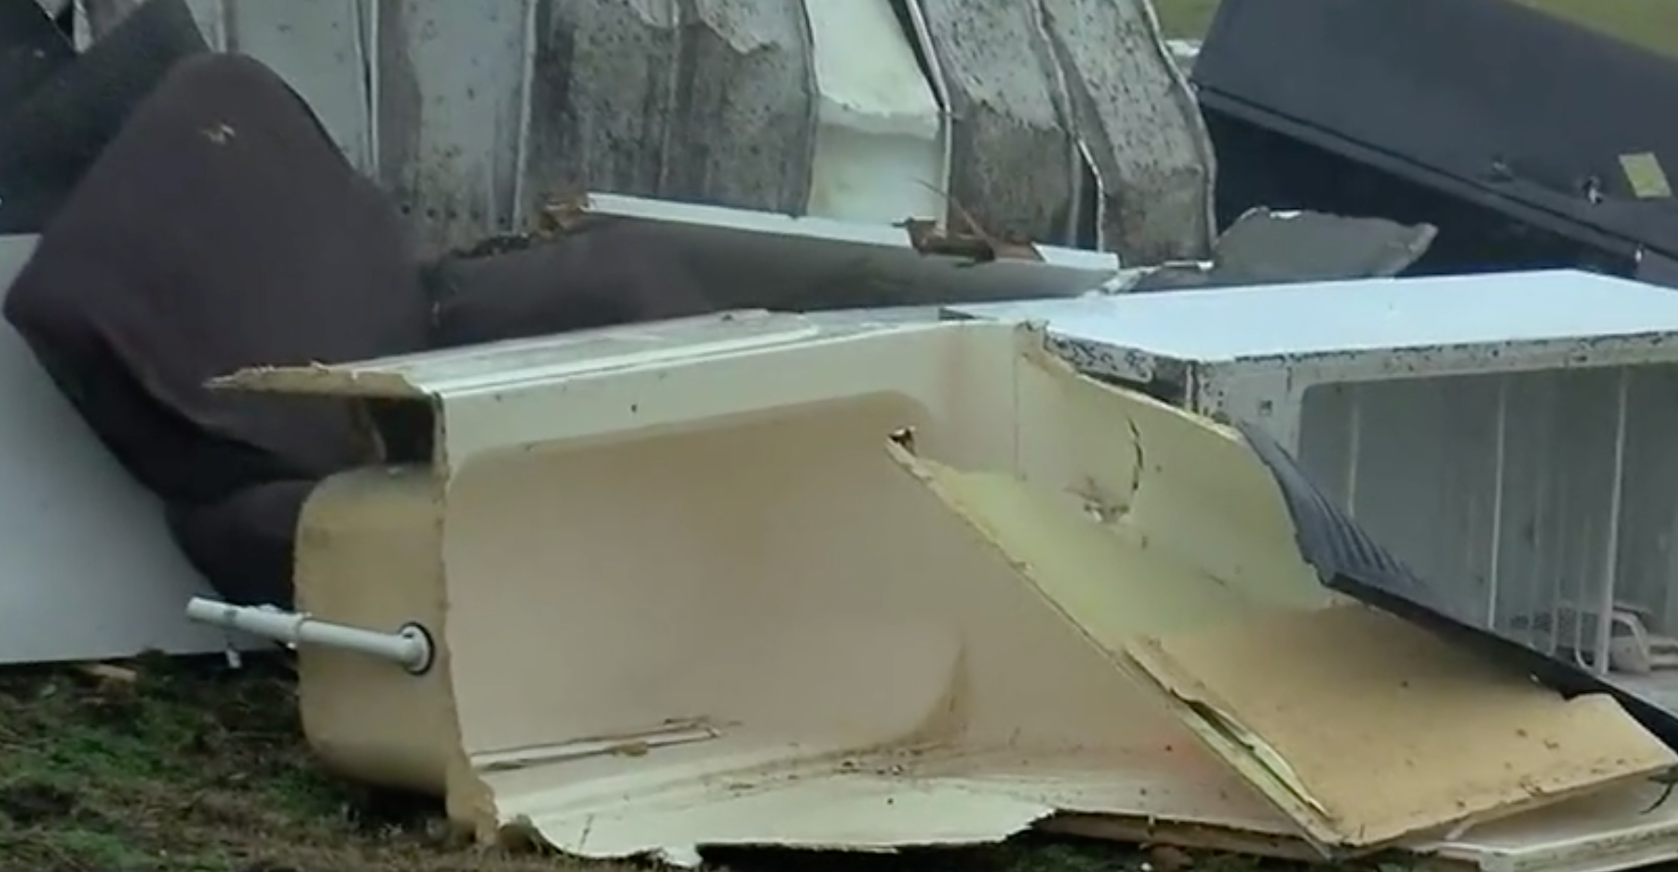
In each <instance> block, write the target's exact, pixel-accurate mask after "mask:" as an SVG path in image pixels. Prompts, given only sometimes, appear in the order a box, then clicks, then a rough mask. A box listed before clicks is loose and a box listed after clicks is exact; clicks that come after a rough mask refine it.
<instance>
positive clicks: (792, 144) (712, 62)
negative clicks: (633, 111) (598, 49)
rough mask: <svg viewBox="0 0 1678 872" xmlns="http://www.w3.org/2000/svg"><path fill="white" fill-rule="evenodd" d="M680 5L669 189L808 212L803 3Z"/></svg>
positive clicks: (740, 0) (749, 0) (808, 81)
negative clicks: (681, 17) (680, 44)
mask: <svg viewBox="0 0 1678 872" xmlns="http://www.w3.org/2000/svg"><path fill="white" fill-rule="evenodd" d="M683 9H684V11H685V12H686V13H688V14H685V15H684V16H683V20H682V37H683V39H682V49H681V52H680V53H679V54H678V55H677V59H678V64H677V68H676V70H675V118H674V124H673V126H672V129H671V130H670V131H669V132H668V135H669V136H670V137H671V139H670V141H671V142H672V143H673V144H675V146H674V147H673V148H672V149H671V150H670V151H669V152H667V153H666V156H665V165H664V173H663V177H662V181H661V186H660V187H661V194H662V196H664V197H667V198H671V199H677V200H687V201H698V202H704V203H710V204H714V205H719V206H731V207H735V208H746V209H759V210H762V211H767V212H780V213H790V214H795V215H799V214H803V213H804V212H805V210H806V206H807V202H808V199H809V195H810V162H811V159H812V156H813V152H814V148H815V126H816V106H815V70H814V67H813V65H812V62H811V44H810V29H809V23H808V21H807V20H806V18H805V14H804V9H803V7H802V5H801V4H797V3H788V2H785V0H691V2H688V3H684V4H683ZM579 74H588V75H592V74H593V73H592V71H590V72H587V73H584V72H583V71H579Z"/></svg>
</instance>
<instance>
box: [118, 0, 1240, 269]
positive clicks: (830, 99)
mask: <svg viewBox="0 0 1678 872" xmlns="http://www.w3.org/2000/svg"><path fill="white" fill-rule="evenodd" d="M89 2H93V0H89ZM102 2H109V3H117V2H126V0H102ZM187 2H188V3H189V5H191V7H192V8H193V10H194V14H195V15H196V16H197V17H198V20H199V22H200V24H201V25H202V26H203V28H204V31H205V34H206V36H207V37H208V38H209V40H210V41H211V43H212V44H214V45H217V46H218V47H222V48H225V49H229V50H236V51H243V52H247V53H249V54H252V55H254V56H256V57H258V58H260V59H262V60H264V61H265V62H267V63H269V64H270V65H271V66H273V67H274V68H275V69H276V70H277V71H279V72H280V73H281V75H283V76H285V77H286V79H287V80H288V81H290V82H291V83H292V85H293V86H294V87H296V88H297V89H298V91H299V92H300V93H301V94H302V95H303V96H304V98H305V99H307V100H308V101H309V102H310V103H311V104H312V105H313V106H314V107H315V108H316V110H317V112H318V113H319V114H320V116H321V118H322V121H323V123H325V125H326V126H327V128H328V129H329V130H330V131H331V133H332V135H333V136H334V138H336V139H337V140H338V142H339V144H340V145H342V146H343V147H344V149H345V152H346V154H348V155H349V156H350V157H351V159H352V160H354V161H355V162H356V163H357V164H358V165H359V166H360V167H362V168H363V169H364V170H368V171H370V172H371V173H372V174H374V175H376V176H377V177H378V178H380V179H381V180H382V181H383V182H384V183H385V184H386V185H387V186H388V187H389V188H390V189H391V190H392V191H393V192H394V193H395V194H396V195H397V197H398V198H400V200H401V201H402V203H403V205H404V207H405V208H406V209H407V210H408V212H409V214H410V215H411V216H412V217H413V220H414V222H415V227H416V228H417V230H418V236H419V238H420V241H421V243H422V244H423V245H424V247H425V248H427V249H428V250H433V251H435V250H439V249H445V248H450V247H456V246H461V245H466V244H470V243H473V242H476V241H478V240H479V239H482V238H483V237H484V236H487V235H491V234H496V233H504V232H508V231H512V230H515V229H520V228H522V227H523V226H525V224H526V221H527V218H528V217H529V216H531V215H534V214H535V213H536V212H537V210H538V208H539V207H540V206H541V205H542V204H544V203H546V202H548V201H549V200H551V199H553V198H557V197H565V196H568V195H572V194H575V193H578V192H581V191H587V190H593V191H611V192H615V193H625V194H631V195H636V196H656V197H661V198H666V199H673V200H682V201H690V202H705V203H712V204H717V205H724V206H731V207H735V208H747V209H758V210H764V211H770V212H781V213H787V214H806V213H810V214H818V215H822V216H824V217H834V218H842V219H847V220H865V221H874V222H880V223H886V222H894V221H899V220H901V219H903V218H906V217H937V218H944V217H946V215H945V214H943V213H946V212H948V213H951V214H952V215H954V216H957V217H955V220H956V222H957V224H958V225H961V224H964V223H965V217H964V216H962V213H963V212H968V213H972V215H973V216H974V217H976V218H977V220H978V222H979V223H980V224H981V225H982V226H983V229H984V230H986V231H988V232H990V233H992V234H996V235H1017V236H1020V237H1023V238H1029V239H1032V240H1036V241H1039V242H1045V243H1051V244H1065V243H1069V242H1075V241H1077V240H1084V241H1086V242H1088V243H1090V244H1096V243H1099V244H1101V245H1102V247H1105V248H1107V249H1108V250H1113V251H1118V252H1121V253H1128V254H1132V255H1135V256H1139V257H1142V258H1144V259H1149V260H1152V259H1157V258H1160V257H1173V258H1182V257H1191V258H1192V257H1199V256H1202V255H1203V254H1204V252H1205V250H1206V247H1207V245H1208V244H1209V239H1208V234H1209V227H1208V226H1206V221H1205V220H1204V218H1203V213H1204V212H1206V210H1207V209H1208V208H1209V205H1208V204H1209V195H1208V192H1207V190H1206V181H1207V178H1206V177H1207V175H1208V173H1209V156H1208V155H1207V154H1206V151H1205V149H1204V148H1203V147H1197V145H1198V146H1203V144H1204V135H1203V133H1202V132H1201V131H1200V130H1199V127H1198V124H1199V122H1198V117H1197V116H1196V115H1195V113H1194V112H1193V111H1192V104H1191V102H1190V101H1189V100H1188V98H1187V90H1186V85H1185V84H1184V83H1183V82H1182V80H1181V77H1180V76H1179V75H1177V73H1176V72H1175V70H1174V69H1173V68H1172V65H1171V64H1170V63H1169V62H1167V61H1166V60H1165V59H1164V56H1165V51H1164V48H1163V43H1161V42H1160V40H1159V35H1158V30H1157V25H1155V23H1154V22H1153V19H1152V15H1151V11H1150V10H1149V7H1148V5H1147V3H1146V2H1144V0H1037V2H1036V3H1019V2H1009V0H960V2H956V0H847V3H848V5H849V6H855V7H856V9H854V10H850V9H847V12H846V14H845V15H844V16H838V15H835V14H833V13H832V11H831V10H828V9H827V7H825V6H820V7H817V6H814V5H813V3H814V2H815V0H806V2H804V3H788V2H786V0H286V2H274V0H187ZM824 2H825V0H824ZM818 52H820V53H821V54H820V55H819V56H818ZM1115 58H1117V59H1115ZM917 78H918V79H919V80H918V81H917ZM1185 107H1187V108H1185ZM952 165H953V167H954V170H953V172H952V171H951V169H950V167H951V166H952ZM1091 166H1093V167H1094V168H1095V169H1096V170H1097V171H1099V175H1100V176H1101V177H1102V178H1103V180H1104V181H1105V182H1106V183H1107V185H1108V187H1109V191H1108V196H1106V197H1105V198H1102V197H1098V196H1097V194H1098V192H1097V190H1096V185H1097V182H1096V181H1095V179H1094V177H1093V176H1092V174H1091ZM1121 190H1122V192H1123V194H1124V195H1123V196H1119V195H1118V192H1120V191H1121ZM1139 193H1140V195H1138V194H1139ZM947 199H948V201H953V203H954V204H956V205H957V206H959V207H960V208H959V209H955V208H950V207H949V206H948V205H947ZM1137 204H1143V205H1141V206H1138V205H1137ZM1097 211H1103V212H1105V213H1106V214H1107V215H1108V216H1109V220H1107V221H1106V222H1105V223H1104V225H1103V226H1102V227H1101V228H1100V229H1099V232H1098V231H1097V228H1096V226H1095V225H1096V223H1097V222H1096V215H1095V213H1096V212H1097ZM960 229H963V230H966V229H967V228H966V227H965V226H963V227H961V228H960Z"/></svg>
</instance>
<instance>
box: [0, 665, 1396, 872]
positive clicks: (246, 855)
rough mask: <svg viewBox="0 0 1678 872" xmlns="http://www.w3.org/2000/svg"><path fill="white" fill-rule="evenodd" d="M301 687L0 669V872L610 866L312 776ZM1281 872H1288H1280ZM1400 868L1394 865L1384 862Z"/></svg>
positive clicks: (1113, 871) (1039, 852) (1083, 848)
mask: <svg viewBox="0 0 1678 872" xmlns="http://www.w3.org/2000/svg"><path fill="white" fill-rule="evenodd" d="M296 712H297V706H296V687H295V685H294V684H293V682H292V679H291V677H290V673H289V672H288V671H287V670H285V669H284V668H283V667H282V666H281V665H280V664H278V663H277V662H265V661H262V660H259V659H257V658H248V662H247V665H246V668H244V669H243V670H239V671H233V670H229V669H228V668H227V667H226V666H225V665H224V664H222V663H221V662H220V660H219V659H216V660H209V659H194V660H166V659H163V658H157V659H155V660H146V661H140V662H136V663H130V664H122V665H116V666H95V667H55V668H50V669H30V670H21V671H19V670H6V671H0V870H4V872H13V870H16V872H24V870H29V872H468V870H473V872H535V870H543V872H555V870H582V869H586V870H588V872H617V870H620V869H621V870H628V869H631V868H641V869H646V868H650V867H647V866H640V867H635V866H632V865H630V864H609V863H581V862H578V861H576V860H573V859H569V858H566V857H562V856H555V855H552V854H546V853H542V852H539V851H537V850H536V849H534V848H530V849H525V850H522V851H520V850H506V849H484V848H479V847H477V846H475V845H473V844H470V843H469V842H468V841H467V840H466V839H464V838H463V837H461V836H459V835H458V834H456V833H455V832H453V830H452V829H451V828H450V827H449V826H448V825H447V823H446V821H445V820H444V819H443V817H442V813H441V808H440V807H439V805H438V804H437V803H435V802H432V801H429V800H426V799H421V798H415V797H397V796H386V795H378V794H373V793H369V792H367V791H365V790H362V789H358V788H356V787H353V786H350V785H345V784H341V783H338V782H335V781H334V780H332V779H331V778H328V777H327V776H325V775H324V774H322V773H321V771H320V770H319V769H318V768H317V767H316V765H315V763H314V762H313V760H312V759H311V758H310V755H309V753H308V749H307V748H306V747H305V745H304V742H303V739H302V736H301V734H300V732H299V728H298V723H297V715H296ZM720 863H721V864H723V865H724V866H725V867H726V868H727V869H728V870H729V872H791V870H795V869H796V870H799V872H910V870H913V872H1120V870H1141V869H1144V868H1147V869H1150V870H1151V872H1183V870H1187V869H1189V868H1190V867H1191V866H1192V868H1193V869H1194V870H1196V872H1256V870H1259V869H1263V868H1266V866H1265V865H1264V864H1258V863H1254V862H1252V861H1250V860H1246V859H1242V858H1235V857H1220V856H1212V855H1205V856H1196V857H1190V856H1189V855H1188V854H1185V853H1183V852H1178V851H1174V850H1169V849H1160V850H1157V851H1149V850H1145V849H1142V848H1137V847H1134V846H1127V845H1118V844H1112V843H1106V842H1093V841H1089V842H1068V841H1051V840H1047V839H1026V840H1022V841H1019V842H1016V843H1012V844H1009V845H1005V846H1002V847H999V848H985V849H971V850H967V849H964V850H944V851H917V852H909V853H905V854H902V855H896V856H881V855H872V856H862V857H859V856H855V855H836V854H809V853H793V852H783V853H766V852H742V853H738V854H735V855H731V856H724V857H722V858H720ZM1274 868H1277V869H1279V870H1286V869H1287V867H1286V866H1278V867H1274ZM1391 868H1392V867H1390V866H1389V867H1384V869H1391Z"/></svg>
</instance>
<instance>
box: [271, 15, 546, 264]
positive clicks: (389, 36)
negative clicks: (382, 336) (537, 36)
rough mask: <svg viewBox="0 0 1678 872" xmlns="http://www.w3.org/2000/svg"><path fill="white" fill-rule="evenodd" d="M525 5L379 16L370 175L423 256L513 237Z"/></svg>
mask: <svg viewBox="0 0 1678 872" xmlns="http://www.w3.org/2000/svg"><path fill="white" fill-rule="evenodd" d="M254 2H258V3H260V2H265V0H254ZM533 3H534V0H380V2H379V3H378V5H377V7H376V9H377V14H376V15H375V16H374V17H375V19H376V25H375V27H376V35H375V45H376V46H377V60H376V63H377V79H376V85H375V94H376V95H377V98H378V109H377V124H378V133H377V137H378V142H379V152H380V155H379V172H380V175H381V177H382V179H383V181H384V183H385V185H386V187H387V188H388V189H390V190H391V191H392V192H393V193H394V194H395V195H396V198H397V201H398V202H399V203H400V204H401V205H402V207H403V208H404V209H406V210H407V212H408V214H409V215H410V216H411V220H412V221H413V222H414V226H415V228H416V231H417V234H418V238H419V240H420V242H421V244H422V245H423V246H424V247H425V248H426V249H427V250H428V251H437V250H439V249H446V248H452V247H457V246H463V245H470V244H472V243H475V242H477V241H479V240H480V239H481V238H482V237H483V236H484V235H486V234H493V233H498V232H507V231H508V230H511V229H512V226H513V221H514V215H515V206H514V203H515V199H516V196H517V194H518V191H517V181H516V180H517V177H518V170H519V167H520V165H521V163H522V162H523V154H522V152H523V148H522V142H523V140H524V131H525V130H526V129H527V127H528V123H529V119H528V117H527V115H526V113H525V111H524V110H525V107H526V101H525V90H526V89H525V82H526V81H527V77H528V68H529V63H530V60H531V57H532V52H531V48H530V45H529V41H530V40H531V39H533V38H534V34H533V31H532V21H531V20H530V19H531V14H532V12H533V10H534V5H533Z"/></svg>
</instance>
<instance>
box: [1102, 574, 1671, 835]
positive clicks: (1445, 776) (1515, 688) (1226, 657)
mask: <svg viewBox="0 0 1678 872" xmlns="http://www.w3.org/2000/svg"><path fill="white" fill-rule="evenodd" d="M1126 650H1127V652H1128V653H1129V655H1130V656H1131V657H1132V658H1134V659H1135V661H1136V662H1137V663H1139V664H1140V665H1141V667H1142V668H1143V669H1145V670H1146V671H1147V672H1148V674H1149V675H1150V676H1151V677H1152V678H1153V679H1154V680H1155V681H1157V682H1158V683H1159V686H1160V687H1161V688H1162V689H1163V690H1165V691H1166V692H1167V693H1169V694H1171V695H1172V696H1173V697H1174V698H1176V699H1177V700H1179V701H1180V702H1181V705H1182V708H1183V714H1184V716H1185V718H1187V719H1188V720H1189V722H1190V723H1191V724H1192V725H1193V727H1194V729H1195V731H1196V732H1197V734H1199V735H1200V736H1201V738H1202V740H1203V741H1204V742H1205V743H1206V744H1207V746H1208V747H1209V748H1210V749H1212V751H1213V752H1214V753H1215V754H1217V755H1218V756H1219V757H1221V758H1223V759H1225V760H1226V761H1228V762H1229V763H1230V764H1231V765H1232V766H1234V767H1235V768H1236V769H1238V770H1239V771H1241V772H1242V773H1243V774H1244V775H1246V776H1247V778H1248V779H1249V780H1250V781H1252V782H1253V783H1255V784H1256V785H1257V786H1258V787H1259V789H1260V790H1262V791H1263V792H1264V793H1265V794H1266V796H1268V797H1270V798H1271V800H1272V801H1273V802H1275V803H1276V804H1277V806H1278V807H1279V808H1281V809H1282V810H1283V811H1284V812H1286V813H1287V814H1288V815H1289V817H1291V818H1293V819H1294V820H1295V821H1296V822H1298V823H1299V824H1300V826H1301V827H1302V828H1303V829H1304V831H1305V832H1306V833H1307V834H1308V837H1309V838H1310V839H1312V840H1313V841H1314V842H1316V843H1318V844H1320V845H1323V846H1325V847H1326V848H1327V849H1328V850H1330V851H1335V852H1338V851H1342V850H1363V849H1368V848H1371V847H1376V846H1380V845H1383V844H1389V843H1391V842H1393V841H1395V840H1398V839H1400V838H1403V837H1405V836H1412V835H1414V834H1417V833H1429V832H1440V831H1442V830H1444V829H1445V828H1446V827H1448V826H1453V825H1461V824H1463V823H1468V822H1476V821H1483V820H1488V819H1493V818H1497V817H1507V816H1509V815H1510V814H1512V813H1514V812H1518V811H1521V810H1523V809H1525V808H1528V807H1531V806H1533V805H1535V804H1538V803H1541V802H1546V801H1547V802H1554V801H1556V799H1557V798H1560V797H1569V796H1577V795H1582V794H1583V793H1585V792H1588V791H1591V790H1595V789H1599V788H1600V787H1602V785H1603V782H1604V780H1605V779H1616V778H1617V779H1618V780H1620V781H1621V782H1623V783H1625V784H1632V783H1635V782H1637V781H1638V780H1640V779H1641V778H1643V777H1645V776H1648V775H1651V774H1654V773H1658V772H1660V771H1663V770H1664V769H1666V768H1668V767H1670V766H1671V765H1673V763H1674V762H1678V755H1674V753H1673V751H1672V750H1671V749H1669V748H1667V747H1666V746H1665V745H1663V744H1661V743H1660V742H1659V741H1658V740H1657V739H1656V738H1655V737H1654V736H1652V735H1650V734H1649V733H1648V732H1647V731H1645V730H1644V729H1643V728H1642V727H1640V726H1638V725H1637V723H1636V722H1635V721H1633V720H1632V719H1631V718H1628V717H1626V714H1625V712H1624V711H1623V710H1621V709H1620V707H1619V706H1618V705H1617V704H1616V703H1615V702H1614V700H1613V699H1611V698H1609V697H1607V696H1599V695H1591V696H1584V697H1578V698H1575V699H1573V700H1569V701H1566V702H1564V701H1562V700H1561V699H1560V698H1559V697H1558V696H1557V695H1556V694H1555V693H1554V692H1553V691H1551V690H1549V689H1547V688H1544V687H1541V686H1539V685H1538V684H1535V683H1534V682H1532V681H1530V680H1528V678H1527V676H1526V675H1524V674H1522V673H1520V672H1519V671H1515V670H1509V669H1505V668H1503V667H1502V664H1498V663H1496V662H1494V661H1491V660H1487V659H1483V658H1481V657H1480V656H1478V654H1477V653H1476V652H1473V651H1472V650H1470V649H1467V648H1465V647H1461V646H1458V645H1455V644H1453V643H1451V642H1449V641H1446V640H1445V639H1444V638H1442V637H1440V636H1437V635H1435V634H1433V633H1431V632H1428V631H1427V630H1424V629H1422V628H1420V627H1415V626H1412V625H1410V624H1407V623H1405V622H1403V621H1402V620H1400V619H1399V618H1396V617H1394V616H1392V615H1389V614H1385V613H1382V612H1378V611H1375V610H1374V609H1370V608H1368V607H1366V606H1363V605H1361V604H1352V605H1343V606H1339V607H1336V608H1330V609H1326V610H1322V611H1318V612H1310V613H1307V612H1284V613H1276V614H1270V615H1260V616H1254V617H1252V618H1251V619H1249V620H1246V621H1243V622H1241V623H1239V624H1226V625H1220V626H1216V627H1213V628H1210V629H1203V630H1197V631H1193V632H1190V633H1186V634H1183V635H1180V636H1176V637H1167V638H1164V639H1146V640H1138V641H1135V642H1133V643H1131V644H1130V645H1129V646H1128V647H1127V649H1126ZM1259 664H1262V665H1259ZM1255 668H1257V669H1258V670H1259V671H1258V672H1255V671H1254V670H1255Z"/></svg>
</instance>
